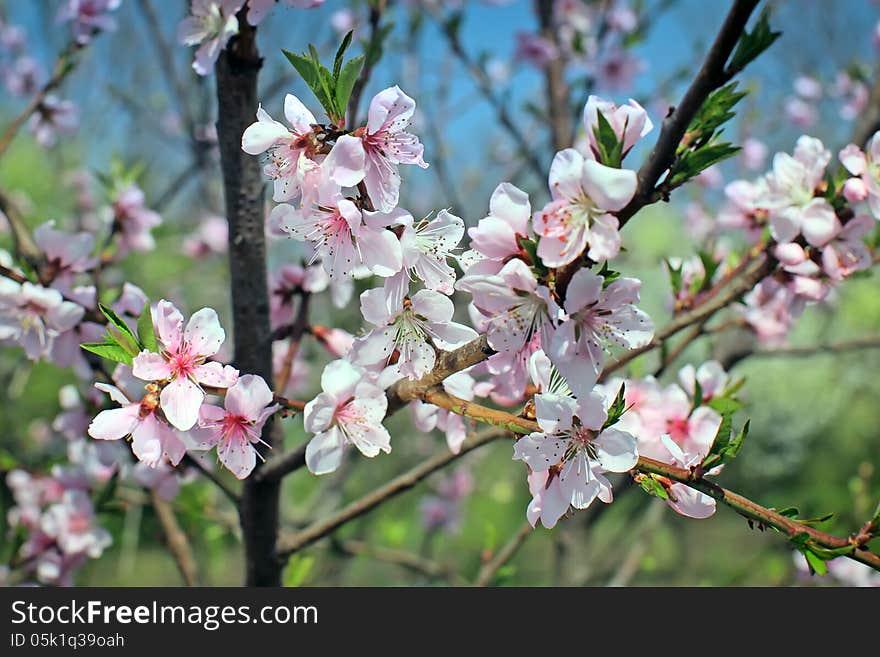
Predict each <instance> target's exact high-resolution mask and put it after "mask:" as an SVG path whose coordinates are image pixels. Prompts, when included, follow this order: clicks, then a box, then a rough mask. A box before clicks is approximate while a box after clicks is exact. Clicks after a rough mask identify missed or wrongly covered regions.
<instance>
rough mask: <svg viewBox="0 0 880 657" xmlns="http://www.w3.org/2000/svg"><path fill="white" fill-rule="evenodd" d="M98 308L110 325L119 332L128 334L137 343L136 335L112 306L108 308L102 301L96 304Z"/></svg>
mask: <svg viewBox="0 0 880 657" xmlns="http://www.w3.org/2000/svg"><path fill="white" fill-rule="evenodd" d="M98 310H100V311H101V314H103V315H104V317H106V318H107V321H108V322H110V324H111V325H112V326H115V327H116V328H117V329H118V330H119V332H120V333H122V334H123V335H126V336H128V337H129V338H131V339H132V341H134V342H135V343H137V336H136V335H135V334H134V333H133V332H132V330H131V329H130V328H128V324H126V323H125V321H123V319H122V318H121V317H120V316H119V315H117V314H116V313H115V312H114V311H113V309H112V308H108V307H107V306H105V305H104V304H102V303H99V304H98Z"/></svg>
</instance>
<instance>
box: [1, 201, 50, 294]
mask: <svg viewBox="0 0 880 657" xmlns="http://www.w3.org/2000/svg"><path fill="white" fill-rule="evenodd" d="M0 213H3V214H4V215H6V220H7V222H8V223H9V228H10V230H11V232H12V244H13V250H14V252H15V254H16V255H17V256H19V257H20V258H23V259H24V260H26V261H27V262H29V263H30V264H31V265H34V266H36V265H37V263H39V261H40V260H42V259H43V252H42V251H40V247H38V246H37V243H36V242H34V238H33V236H32V235H31V231H30V229H29V228H28V226H27V224H26V223H25V222H24V219H22V217H21V215H20V214H19V213H18V209H17V208H16V207H15V205H14V204H13V203H12V201H11V200H10V199H9V197H7V196H6V194H4V193H3V192H2V191H0ZM7 278H12V277H11V276H7ZM23 282H24V281H19V283H23Z"/></svg>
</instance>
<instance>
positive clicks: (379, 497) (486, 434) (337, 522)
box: [278, 428, 509, 559]
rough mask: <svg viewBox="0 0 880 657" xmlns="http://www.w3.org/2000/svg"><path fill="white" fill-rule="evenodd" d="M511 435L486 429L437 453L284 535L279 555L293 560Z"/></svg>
mask: <svg viewBox="0 0 880 657" xmlns="http://www.w3.org/2000/svg"><path fill="white" fill-rule="evenodd" d="M508 435H509V433H508V432H507V431H503V430H502V429H497V428H492V429H487V430H486V431H482V432H480V433H478V434H475V435H473V436H471V437H470V438H468V439H467V440H466V441H464V443H463V444H462V446H461V451H460V452H459V453H458V454H453V453H452V452H450V451H445V452H443V453H441V454H437V455H436V456H433V457H431V458H429V459H428V460H427V461H424V462H423V463H421V464H419V465H417V466H416V467H414V468H412V469H411V470H409V471H408V472H405V473H403V474H402V475H399V476H397V477H395V478H394V479H392V480H391V481H389V482H388V483H387V484H385V485H383V486H380V487H379V488H377V489H376V490H374V491H372V492H371V493H367V494H366V495H364V496H363V497H361V498H360V499H358V500H355V501H354V502H352V503H351V504H349V505H348V506H346V507H344V508H343V509H340V510H339V511H337V512H336V513H334V514H333V515H331V516H329V517H327V518H324V519H322V520H318V521H316V522H314V523H312V524H311V525H309V526H308V527H306V528H305V529H303V530H302V531H299V532H296V533H292V534H288V535H284V534H282V536H281V537H280V538H279V541H278V556H279V557H280V558H281V559H286V558H288V557H290V555H292V554H293V553H295V552H298V551H299V550H301V549H303V548H304V547H307V546H309V545H311V544H312V543H314V542H315V541H317V540H319V539H320V538H323V537H324V536H327V535H328V534H330V533H332V532H333V531H335V530H336V529H338V528H339V527H341V526H342V525H344V524H345V523H347V522H349V521H351V520H354V519H355V518H359V517H360V516H362V515H364V514H365V513H368V512H369V511H372V510H373V509H374V508H376V507H377V506H379V505H380V504H382V503H383V502H386V501H387V500H389V499H391V498H392V497H396V496H397V495H399V494H400V493H403V492H404V491H407V490H409V489H410V488H412V487H413V486H415V485H416V484H418V483H419V482H420V481H422V480H423V479H425V478H426V477H428V476H429V475H431V474H433V473H434V472H436V471H437V470H439V469H441V468H443V467H444V466H446V465H447V464H449V463H451V462H453V461H455V460H457V459H459V458H461V457H462V456H464V455H465V454H468V453H469V452H471V451H473V450H475V449H477V448H478V447H482V446H483V445H486V444H488V443H491V442H493V441H495V440H498V439H499V438H503V437H505V436H508Z"/></svg>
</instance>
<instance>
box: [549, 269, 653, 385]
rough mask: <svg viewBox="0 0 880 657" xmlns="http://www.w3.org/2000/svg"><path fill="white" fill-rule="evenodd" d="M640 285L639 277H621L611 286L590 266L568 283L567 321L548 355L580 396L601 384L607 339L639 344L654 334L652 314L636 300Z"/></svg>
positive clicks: (624, 344) (630, 346) (626, 344)
mask: <svg viewBox="0 0 880 657" xmlns="http://www.w3.org/2000/svg"><path fill="white" fill-rule="evenodd" d="M640 288H641V281H639V280H638V279H635V278H619V279H617V280H615V281H612V282H611V283H610V284H609V285H608V286H607V287H606V286H605V278H604V277H603V276H599V275H598V274H594V273H592V272H591V271H589V270H587V269H580V270H578V271H577V272H576V273H575V275H574V276H573V277H572V279H571V281H570V282H569V284H568V289H567V291H566V296H565V312H566V314H567V315H568V320H567V321H564V322H562V323H561V324H560V325H559V327H558V328H557V330H556V332H555V334H554V336H553V340H552V342H551V343H550V345H549V346H550V350H549V354H550V358H551V360H552V361H553V363H554V364H555V365H556V367H557V368H558V369H559V371H560V372H561V373H562V374H563V376H565V377H566V378H567V379H568V382H569V384H570V385H571V387H572V390H573V391H574V393H575V394H576V395H579V396H580V395H584V394H587V393H588V392H589V391H590V390H591V389H592V387H593V385H594V384H595V383H596V379H597V378H598V376H599V374H600V373H601V371H602V366H603V365H604V362H605V354H604V350H605V348H606V344H607V343H608V342H613V343H615V344H617V345H619V346H621V347H623V348H625V349H638V348H639V347H643V346H645V345H646V344H648V343H649V342H650V341H651V339H652V338H653V337H654V323H653V322H652V321H651V318H650V317H649V316H648V315H647V314H646V313H645V312H643V311H642V310H639V309H638V308H636V307H635V305H633V304H635V303H637V302H638V300H639V289H640Z"/></svg>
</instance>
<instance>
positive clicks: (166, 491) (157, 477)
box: [132, 462, 180, 502]
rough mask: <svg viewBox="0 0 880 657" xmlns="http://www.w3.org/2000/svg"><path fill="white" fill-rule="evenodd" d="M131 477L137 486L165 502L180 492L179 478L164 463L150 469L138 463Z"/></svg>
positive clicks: (144, 464) (175, 472)
mask: <svg viewBox="0 0 880 657" xmlns="http://www.w3.org/2000/svg"><path fill="white" fill-rule="evenodd" d="M132 477H133V478H134V480H135V481H136V482H137V483H138V485H140V486H143V487H144V488H146V489H148V490H151V491H155V493H156V495H158V496H159V497H161V498H162V499H163V500H165V501H169V502H170V501H171V500H173V499H174V498H175V497H177V494H178V493H179V492H180V477H179V473H178V472H177V470H175V469H174V468H172V467H169V466H168V465H166V464H165V463H164V462H163V463H159V465H157V466H156V467H155V468H151V467H150V466H148V465H147V464H146V463H142V462H138V463H136V464H135V466H134V470H133V472H132Z"/></svg>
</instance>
